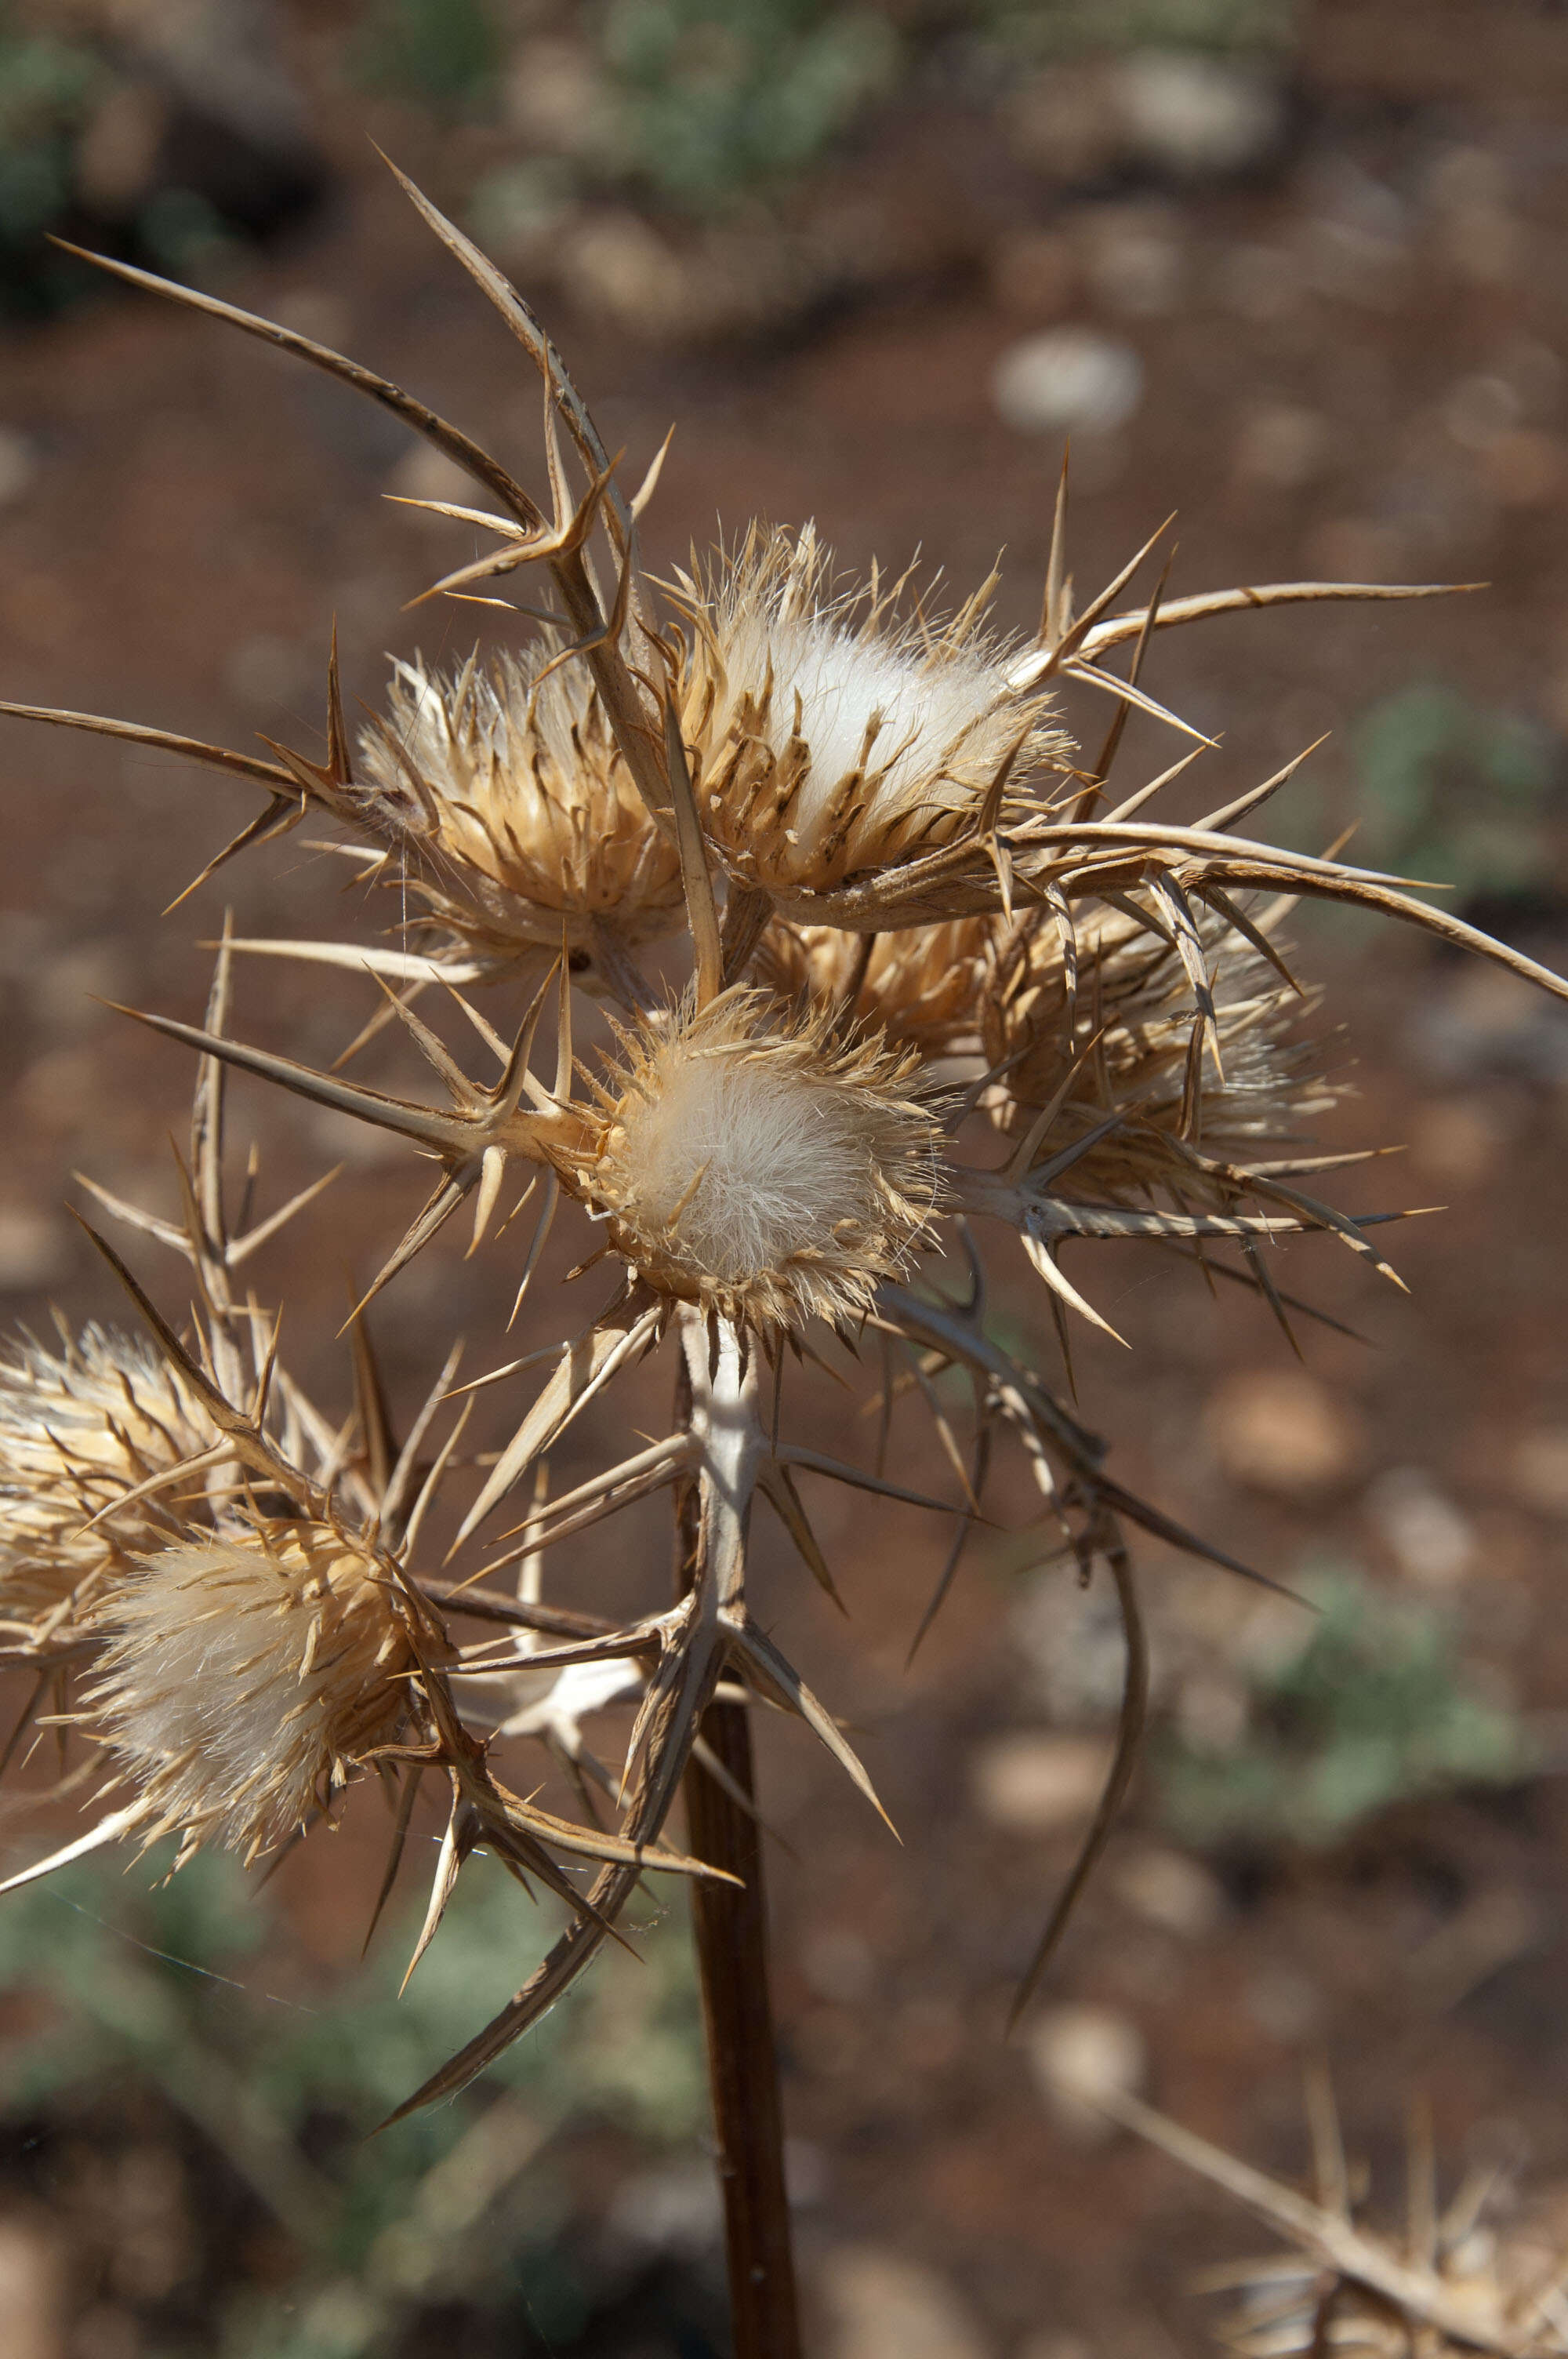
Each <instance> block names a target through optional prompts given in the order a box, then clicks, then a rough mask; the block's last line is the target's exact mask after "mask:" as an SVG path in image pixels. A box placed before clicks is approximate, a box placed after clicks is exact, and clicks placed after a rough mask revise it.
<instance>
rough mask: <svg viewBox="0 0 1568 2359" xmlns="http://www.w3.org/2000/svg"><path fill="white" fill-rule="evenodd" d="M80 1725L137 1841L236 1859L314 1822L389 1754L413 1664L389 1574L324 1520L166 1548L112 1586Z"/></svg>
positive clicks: (263, 1523)
mask: <svg viewBox="0 0 1568 2359" xmlns="http://www.w3.org/2000/svg"><path fill="white" fill-rule="evenodd" d="M94 1619H95V1623H96V1625H97V1628H98V1632H99V1635H100V1636H103V1637H105V1638H106V1639H107V1640H108V1644H107V1647H106V1648H105V1651H104V1653H103V1658H102V1660H101V1662H100V1664H99V1666H98V1672H97V1677H96V1679H95V1681H94V1684H93V1686H92V1689H91V1690H89V1691H88V1696H87V1703H88V1706H89V1715H88V1717H89V1720H90V1724H91V1726H92V1730H93V1732H94V1734H96V1735H97V1736H99V1737H100V1738H101V1739H102V1740H103V1742H104V1743H105V1744H106V1745H107V1746H108V1748H109V1750H110V1754H111V1756H112V1758H113V1760H114V1765H115V1767H116V1768H117V1770H118V1772H119V1775H120V1777H121V1779H122V1781H123V1782H124V1783H125V1784H126V1785H128V1786H130V1787H131V1788H133V1789H134V1792H135V1797H136V1807H137V1825H138V1828H139V1830H140V1831H141V1832H142V1833H143V1835H144V1837H145V1839H146V1841H147V1842H149V1843H150V1842H153V1841H155V1840H156V1839H157V1837H158V1836H159V1835H163V1834H168V1833H170V1832H173V1831H175V1830H176V1829H178V1831H179V1833H180V1835H181V1839H182V1840H181V1845H180V1853H179V1858H180V1861H181V1862H183V1861H184V1860H185V1859H187V1858H189V1855H190V1854H191V1853H193V1852H194V1851H196V1850H198V1849H199V1848H200V1845H201V1844H202V1843H206V1842H209V1841H216V1842H219V1843H223V1844H224V1845H225V1846H226V1847H227V1848H229V1849H231V1850H235V1851H242V1852H243V1853H244V1854H245V1855H246V1857H247V1859H251V1858H254V1857H255V1856H256V1854H258V1853H261V1852H264V1851H268V1850H270V1849H271V1848H272V1847H273V1846H274V1845H275V1844H276V1843H281V1842H282V1841H284V1840H285V1838H286V1837H287V1836H288V1835H289V1834H290V1833H292V1832H293V1831H294V1829H295V1828H296V1827H297V1826H299V1825H300V1824H301V1823H302V1822H303V1821H305V1820H306V1819H307V1818H308V1816H309V1814H310V1812H311V1811H312V1810H313V1809H317V1808H321V1809H324V1808H326V1806H327V1805H328V1803H329V1801H330V1796H331V1794H332V1792H333V1790H334V1789H335V1788H338V1787H340V1786H341V1785H343V1784H344V1783H345V1782H346V1780H347V1779H348V1777H350V1775H351V1773H352V1771H353V1769H354V1767H355V1766H356V1764H358V1763H359V1762H360V1761H362V1759H363V1758H364V1756H366V1755H367V1754H368V1753H369V1752H371V1751H372V1750H373V1748H374V1747H376V1746H377V1745H386V1744H389V1743H390V1742H392V1740H393V1739H394V1738H395V1736H396V1734H397V1732H398V1729H399V1727H400V1726H401V1724H402V1723H403V1722H404V1720H405V1718H406V1714H407V1712H408V1708H409V1701H410V1696H409V1683H408V1679H407V1676H406V1674H407V1673H408V1671H409V1670H410V1669H411V1668H412V1666H413V1659H414V1658H413V1653H412V1649H411V1647H410V1644H409V1635H408V1625H407V1622H406V1614H405V1612H404V1610H403V1608H402V1606H401V1605H400V1603H399V1600H398V1597H397V1594H396V1593H395V1590H394V1589H393V1587H392V1585H391V1581H390V1576H389V1575H388V1574H387V1573H386V1572H385V1571H384V1569H383V1568H382V1567H380V1566H378V1565H377V1564H376V1563H375V1561H374V1560H373V1559H372V1558H370V1557H369V1556H367V1555H366V1554H365V1553H364V1552H363V1550H362V1549H360V1548H358V1547H356V1546H355V1545H354V1543H353V1542H352V1541H351V1540H349V1539H347V1538H345V1537H344V1536H343V1535H342V1534H341V1532H339V1531H337V1530H335V1529H334V1528H333V1527H331V1526H330V1525H327V1524H319V1523H307V1522H300V1523H287V1522H275V1521H272V1520H269V1519H265V1518H260V1517H258V1518H256V1519H255V1521H254V1527H253V1528H251V1529H249V1530H247V1531H246V1532H245V1533H244V1534H243V1537H235V1538H201V1539H191V1540H187V1541H181V1542H178V1543H177V1544H176V1545H174V1546H173V1547H170V1548H166V1549H160V1550H159V1552H158V1553H157V1555H156V1556H150V1557H146V1558H144V1559H143V1560H142V1562H141V1565H140V1567H139V1569H137V1570H136V1571H134V1572H132V1573H131V1574H130V1575H129V1576H128V1577H127V1578H126V1579H124V1581H119V1582H115V1583H114V1585H113V1587H112V1588H111V1589H110V1591H109V1593H108V1594H107V1595H106V1596H105V1598H104V1599H103V1603H102V1604H101V1606H100V1607H99V1609H98V1611H97V1614H96V1615H95V1617H94Z"/></svg>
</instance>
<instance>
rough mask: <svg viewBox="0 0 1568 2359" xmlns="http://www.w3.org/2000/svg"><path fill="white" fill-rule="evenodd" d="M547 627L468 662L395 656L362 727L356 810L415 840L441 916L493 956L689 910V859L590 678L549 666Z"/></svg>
mask: <svg viewBox="0 0 1568 2359" xmlns="http://www.w3.org/2000/svg"><path fill="white" fill-rule="evenodd" d="M558 653H559V649H558V648H557V646H556V644H555V643H554V641H553V640H550V639H549V638H548V637H547V636H546V637H543V638H541V639H540V640H539V641H537V642H535V645H534V646H533V647H530V648H528V649H527V650H526V651H525V652H524V654H522V655H521V656H514V655H502V656H498V657H496V658H494V659H493V660H492V662H491V663H490V664H489V666H488V667H485V666H483V665H482V664H481V658H480V656H479V655H478V653H477V652H476V653H475V654H474V655H472V656H470V658H469V659H468V661H467V662H466V663H465V664H464V665H463V666H462V668H461V669H460V670H459V671H457V672H455V673H452V674H445V673H442V672H438V671H430V670H427V669H426V667H425V666H424V664H423V663H422V662H421V661H419V660H418V659H416V660H415V661H414V662H412V663H404V662H399V663H396V664H395V666H394V669H393V676H392V685H391V688H390V690H389V691H388V695H387V709H386V712H385V715H384V718H381V719H378V720H377V721H376V722H375V723H373V725H372V726H371V727H370V728H368V729H366V730H365V731H364V733H363V734H362V737H361V740H360V751H361V756H362V763H363V767H364V774H365V781H366V783H365V784H363V785H362V787H361V788H360V789H359V790H358V798H357V801H356V806H355V808H356V810H357V811H358V812H359V814H360V815H361V816H362V821H363V823H364V824H365V825H366V826H368V827H369V828H370V829H371V830H372V831H373V832H374V833H375V834H377V835H379V836H381V837H383V838H384V840H389V841H391V842H393V843H396V844H398V845H399V846H404V847H406V848H408V849H410V850H412V851H414V852H416V853H417V854H418V855H419V857H420V860H421V863H422V864H423V865H424V866H425V867H426V868H427V870H428V871H429V872H430V873H429V874H427V875H426V876H424V877H423V878H422V879H420V880H419V881H418V883H417V885H416V891H417V893H418V895H419V897H421V898H422V899H423V901H424V902H425V904H426V907H427V910H428V912H429V916H428V919H427V925H428V926H429V927H431V928H432V929H436V930H438V932H439V933H440V934H442V935H444V936H445V937H446V939H447V940H448V941H449V942H452V943H454V944H456V945H457V946H459V947H460V949H461V950H462V951H463V952H464V953H466V954H468V955H470V956H472V957H474V958H476V959H477V960H478V961H479V962H480V964H481V966H484V967H490V968H499V967H503V966H505V965H507V964H509V963H510V962H512V961H513V960H514V959H515V957H516V955H517V953H518V951H519V950H520V949H524V948H531V947H540V948H544V949H547V950H554V951H558V950H559V948H560V946H561V935H562V931H563V929H565V932H566V936H567V940H568V946H569V947H570V948H571V949H573V950H589V949H591V948H592V945H593V936H594V929H595V927H596V926H603V927H606V928H608V929H610V930H611V932H612V933H614V934H616V935H617V936H618V937H619V938H620V939H621V940H622V941H623V942H637V941H642V940H648V939H649V938H651V937H653V936H654V935H657V934H662V933H667V932H669V931H670V930H671V929H672V928H674V927H676V926H678V925H679V924H680V922H681V914H682V900H681V887H680V862H679V858H678V855H677V853H676V848H675V845H674V843H672V841H671V840H670V839H669V838H668V837H666V836H665V835H664V834H662V833H661V832H660V831H659V829H658V828H657V827H656V826H655V825H654V821H653V820H652V819H651V818H650V817H649V815H648V810H647V807H646V805H645V804H644V803H643V799H642V797H641V796H640V795H639V793H638V791H637V788H636V787H635V785H634V783H633V779H632V777H631V774H630V772H629V771H628V769H627V767H626V764H625V761H624V759H623V758H622V755H621V753H620V751H619V750H618V748H617V746H616V743H615V739H614V735H613V734H612V732H611V727H610V723H609V722H608V720H607V719H606V717H605V712H604V708H603V706H602V705H601V704H600V701H599V697H598V695H597V693H596V691H595V690H594V687H593V682H592V679H591V676H590V675H589V671H588V670H587V669H586V667H585V666H584V665H583V664H582V663H581V662H580V661H578V660H573V661H570V662H567V663H559V664H557V666H556V668H555V669H553V670H551V669H549V665H550V663H551V661H552V659H553V658H554V657H555V656H557V654H558Z"/></svg>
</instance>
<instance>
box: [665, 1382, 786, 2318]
mask: <svg viewBox="0 0 1568 2359" xmlns="http://www.w3.org/2000/svg"><path fill="white" fill-rule="evenodd" d="M676 1384H677V1389H676V1414H677V1417H678V1418H679V1419H682V1420H683V1421H685V1420H687V1419H689V1417H690V1414H691V1383H690V1376H689V1374H688V1370H687V1363H686V1356H685V1354H684V1353H683V1354H682V1356H681V1362H680V1374H679V1376H678V1377H677V1380H676ZM676 1517H677V1522H676V1579H677V1582H678V1583H679V1585H680V1586H681V1588H682V1589H683V1590H684V1589H685V1588H686V1587H687V1585H688V1584H689V1582H690V1580H691V1577H692V1573H693V1571H694V1569H695V1566H696V1562H697V1549H698V1547H699V1545H700V1538H699V1530H700V1520H701V1506H700V1499H699V1492H698V1485H697V1484H696V1483H695V1482H690V1483H687V1484H683V1485H682V1486H681V1490H680V1492H679V1494H678V1495H677V1506H676ZM702 1734H703V1735H704V1737H705V1738H706V1739H707V1742H708V1747H709V1748H710V1750H711V1754H712V1755H713V1756H717V1759H718V1761H719V1763H720V1764H721V1765H722V1767H724V1769H726V1770H727V1771H728V1772H729V1775H730V1779H731V1780H732V1781H733V1785H732V1788H730V1789H727V1788H725V1787H724V1786H721V1785H720V1784H719V1780H718V1779H717V1778H716V1777H713V1776H711V1775H710V1774H709V1772H708V1770H707V1769H705V1768H704V1767H702V1766H701V1764H700V1763H699V1762H695V1761H694V1762H693V1763H692V1764H691V1765H690V1767H688V1768H687V1773H686V1780H685V1793H686V1808H687V1828H688V1831H689V1838H690V1842H691V1846H692V1849H693V1851H694V1852H695V1853H696V1854H697V1857H698V1858H700V1859H706V1860H708V1861H710V1862H711V1863H712V1864H713V1865H714V1866H716V1867H723V1868H727V1869H728V1870H729V1872H730V1875H734V1876H737V1877H739V1879H740V1881H739V1883H738V1884H734V1885H717V1884H716V1885H714V1886H711V1888H710V1887H709V1886H708V1885H707V1884H706V1883H704V1884H703V1886H702V1887H701V1888H700V1889H699V1890H697V1891H696V1892H695V1893H694V1894H693V1896H692V1925H693V1933H694V1938H695V1940H696V1943H697V1976H698V1980H699V1983H700V1985H701V1990H702V2015H703V2024H704V2027H705V2030H706V2033H707V2039H708V2086H709V2089H710V2091H711V2093H712V2099H713V2123H714V2130H715V2134H716V2138H717V2143H718V2160H719V2184H720V2186H721V2188H722V2190H723V2194H724V2241H725V2252H726V2257H727V2260H728V2265H729V2277H730V2327H731V2333H732V2337H733V2343H734V2359H801V2342H800V2322H799V2318H798V2315H797V2310H796V2302H795V2259H794V2255H793V2252H792V2250H791V2245H790V2219H789V2198H788V2196H787V2194H786V2192H785V2189H784V2114H783V2108H782V2106H781V2104H780V2100H779V2070H778V2052H777V2048H776V2045H775V2041H774V2037H773V2000H772V1997H771V1995H770V1992H769V1986H768V1911H767V1896H766V1893H765V1891H764V1888H763V1883H762V1835H761V1830H760V1828H759V1827H758V1824H757V1821H756V1819H755V1818H754V1817H753V1816H752V1813H751V1812H750V1811H749V1810H746V1809H745V1808H744V1807H743V1806H742V1804H741V1801H740V1799H737V1796H738V1795H744V1796H745V1797H747V1799H750V1798H751V1796H752V1792H753V1790H754V1786H753V1776H752V1731H751V1724H750V1720H749V1717H748V1714H747V1711H746V1707H745V1705H744V1704H738V1703H711V1704H709V1705H708V1710H707V1712H705V1713H704V1715H703V1720H702Z"/></svg>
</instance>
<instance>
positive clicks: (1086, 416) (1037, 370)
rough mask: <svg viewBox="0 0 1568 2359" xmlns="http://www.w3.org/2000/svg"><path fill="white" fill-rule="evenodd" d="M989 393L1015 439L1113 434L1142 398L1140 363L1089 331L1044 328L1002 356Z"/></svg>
mask: <svg viewBox="0 0 1568 2359" xmlns="http://www.w3.org/2000/svg"><path fill="white" fill-rule="evenodd" d="M991 394H992V397H993V399H994V400H995V402H996V406H997V409H998V411H999V412H1000V416H1001V417H1002V419H1004V420H1005V422H1006V423H1007V424H1008V425H1009V426H1011V427H1012V428H1013V429H1014V430H1015V432H1017V433H1020V434H1052V433H1056V434H1114V433H1115V431H1116V429H1117V428H1118V427H1119V426H1124V425H1125V424H1126V423H1127V421H1128V419H1130V417H1131V416H1132V414H1133V412H1134V411H1135V410H1136V408H1138V405H1139V403H1140V401H1141V399H1142V397H1143V364H1142V362H1141V360H1140V359H1139V357H1138V354H1137V353H1135V352H1134V351H1133V349H1132V347H1131V345H1130V344H1125V343H1121V342H1119V341H1118V340H1117V339H1116V338H1114V337H1111V336H1102V335H1099V334H1098V333H1097V332H1095V331H1094V330H1093V329H1092V328H1047V329H1045V330H1044V331H1043V332H1041V333H1040V334H1039V335H1037V336H1025V337H1024V338H1023V339H1022V342H1019V343H1016V344H1013V345H1011V346H1010V347H1009V349H1008V350H1007V351H1006V352H1005V353H1003V354H1002V356H1001V358H1000V360H999V361H998V363H997V364H996V369H995V373H994V374H993V375H992V378H991Z"/></svg>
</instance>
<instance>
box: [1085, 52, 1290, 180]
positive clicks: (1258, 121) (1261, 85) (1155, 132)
mask: <svg viewBox="0 0 1568 2359" xmlns="http://www.w3.org/2000/svg"><path fill="white" fill-rule="evenodd" d="M1117 96H1118V99H1119V104H1120V113H1121V116H1122V120H1123V123H1124V125H1125V128H1126V136H1127V137H1128V140H1129V144H1130V146H1131V147H1132V148H1133V150H1134V152H1135V153H1136V154H1137V156H1138V157H1139V158H1140V160H1141V162H1143V163H1146V164H1152V165H1153V166H1155V167H1156V168H1158V169H1160V170H1162V171H1166V172H1170V173H1173V174H1174V175H1175V176H1176V177H1177V178H1178V179H1208V178H1211V177H1217V176H1220V175H1223V174H1226V173H1230V172H1242V171H1246V170H1247V169H1248V168H1249V166H1251V165H1254V164H1259V163H1261V162H1262V161H1263V159H1264V158H1266V157H1267V156H1269V155H1270V154H1271V152H1272V151H1273V149H1274V148H1275V147H1277V146H1278V144H1279V140H1280V137H1281V133H1282V131H1283V129H1284V119H1285V117H1284V101H1283V95H1282V92H1281V85H1280V82H1279V81H1278V80H1277V78H1276V77H1275V76H1274V75H1273V74H1272V73H1271V72H1269V71H1266V70H1263V69H1260V68H1257V67H1252V66H1247V65H1241V64H1238V63H1237V62H1236V61H1235V60H1229V59H1221V58H1206V57H1198V56H1195V55H1194V54H1192V53H1190V52H1187V51H1184V50H1179V49H1139V50H1136V51H1135V52H1134V53H1133V54H1132V55H1131V56H1130V57H1128V58H1125V59H1123V60H1121V62H1120V65H1119V68H1118V73H1117Z"/></svg>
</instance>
